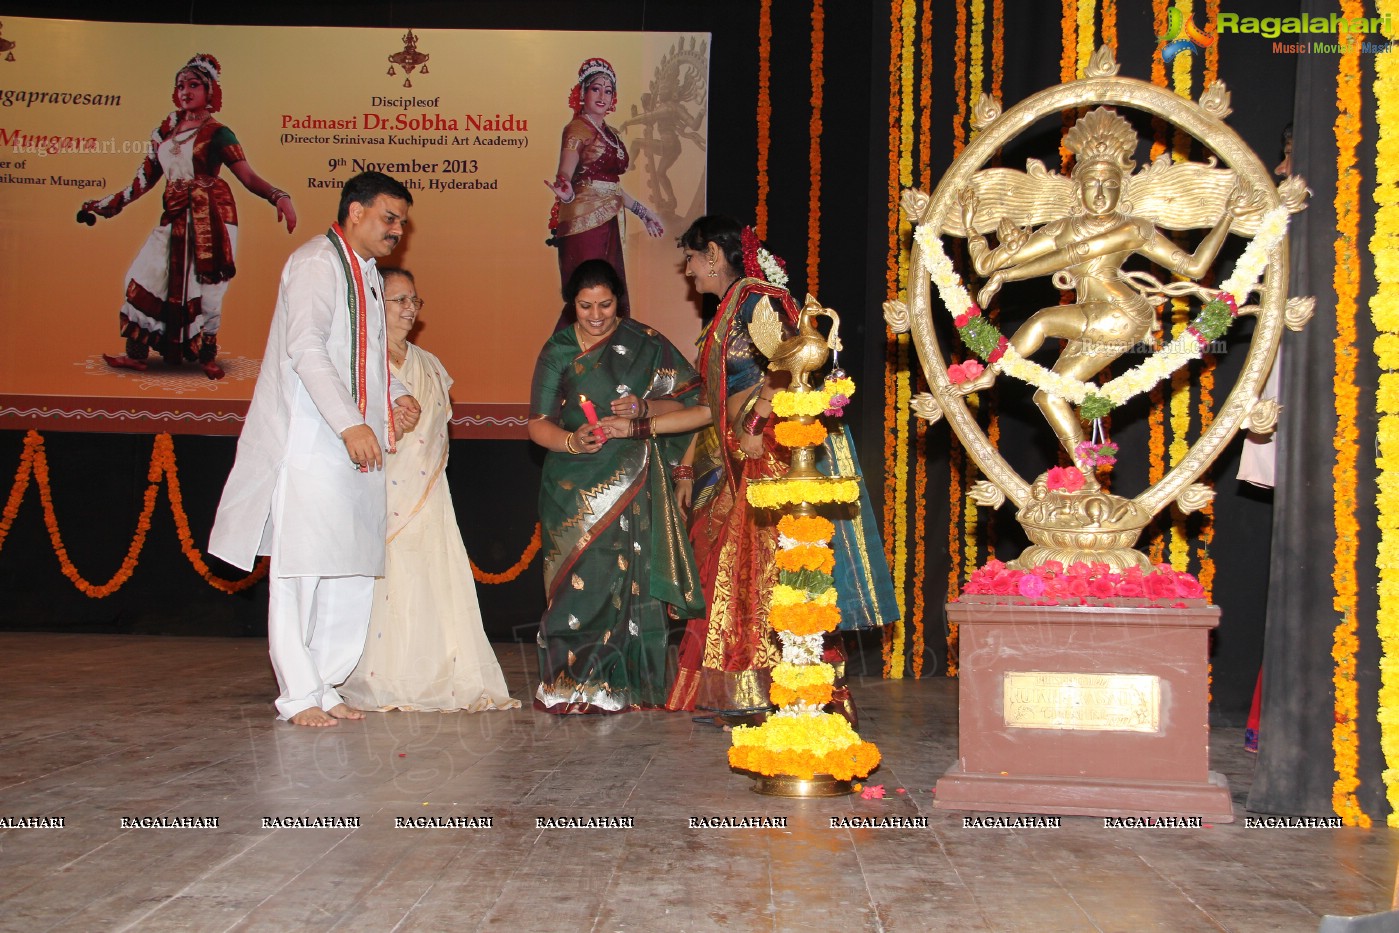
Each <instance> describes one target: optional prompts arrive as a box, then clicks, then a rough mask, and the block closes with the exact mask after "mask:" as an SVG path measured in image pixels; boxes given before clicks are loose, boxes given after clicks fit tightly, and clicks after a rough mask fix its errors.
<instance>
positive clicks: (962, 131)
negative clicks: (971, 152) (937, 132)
mask: <svg viewBox="0 0 1399 933" xmlns="http://www.w3.org/2000/svg"><path fill="white" fill-rule="evenodd" d="M952 93H954V94H956V95H957V116H956V117H955V118H954V120H953V121H952V157H953V158H954V159H955V158H957V155H958V154H959V153H960V152H961V151H962V147H963V146H965V145H966V144H967V107H968V102H967V97H968V94H967V5H966V4H965V3H958V4H957V41H956V44H955V46H954V47H953V52H952Z"/></svg>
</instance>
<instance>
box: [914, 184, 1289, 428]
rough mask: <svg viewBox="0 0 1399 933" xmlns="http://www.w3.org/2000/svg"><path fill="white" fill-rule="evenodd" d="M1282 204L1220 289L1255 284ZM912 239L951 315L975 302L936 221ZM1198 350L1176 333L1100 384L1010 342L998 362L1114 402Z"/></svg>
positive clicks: (1281, 217)
mask: <svg viewBox="0 0 1399 933" xmlns="http://www.w3.org/2000/svg"><path fill="white" fill-rule="evenodd" d="M1287 223H1288V209H1287V207H1286V206H1283V205H1279V206H1277V207H1274V208H1273V209H1272V210H1270V211H1268V213H1267V214H1265V215H1263V220H1262V222H1261V223H1260V224H1259V226H1258V233H1257V234H1256V235H1255V236H1254V237H1253V239H1252V240H1251V241H1249V244H1248V246H1247V247H1246V248H1245V249H1244V253H1243V255H1242V256H1240V257H1239V261H1238V262H1237V263H1236V264H1235V266H1234V271H1233V272H1232V273H1231V274H1230V276H1229V278H1228V279H1227V280H1225V282H1224V284H1223V285H1222V286H1220V289H1219V291H1220V294H1221V295H1226V294H1227V295H1231V296H1235V297H1236V298H1243V297H1246V296H1247V295H1248V294H1249V293H1250V292H1252V291H1253V290H1254V288H1255V287H1256V286H1257V284H1258V280H1259V279H1260V278H1261V277H1262V275H1263V270H1264V269H1266V268H1267V265H1268V253H1269V252H1271V251H1272V249H1273V247H1275V246H1277V245H1278V243H1280V242H1282V238H1283V236H1284V235H1286V233H1287ZM913 238H914V240H915V241H916V242H917V243H918V245H919V247H921V248H922V250H923V255H924V257H925V259H924V262H925V263H926V264H927V267H928V277H929V278H930V279H931V280H932V282H933V284H934V285H936V286H937V289H938V295H939V296H940V297H941V298H942V303H943V305H944V306H946V308H947V310H948V313H950V314H951V315H952V316H953V318H957V317H960V316H961V315H963V314H966V313H967V312H968V311H969V310H971V309H972V308H974V307H975V304H974V303H973V302H972V299H971V295H969V294H968V293H967V289H966V287H965V286H964V285H963V284H962V279H961V277H960V276H959V275H957V270H956V269H954V268H953V266H952V260H951V259H949V258H948V256H947V253H946V251H945V250H944V249H943V246H942V237H941V236H940V235H939V234H938V230H937V225H936V224H920V225H919V226H918V228H917V229H916V230H915V231H914V234H913ZM1202 355H1204V344H1203V343H1202V342H1201V340H1200V338H1199V337H1197V336H1196V335H1195V334H1192V333H1191V332H1189V331H1184V332H1182V333H1181V334H1180V335H1179V336H1178V337H1176V338H1175V339H1174V340H1172V341H1171V342H1170V343H1168V344H1166V345H1165V346H1164V347H1162V348H1161V349H1159V350H1157V351H1156V352H1155V353H1154V354H1152V355H1151V356H1150V357H1148V358H1147V359H1146V360H1144V361H1143V362H1142V363H1141V364H1140V365H1138V366H1136V367H1134V368H1132V369H1130V370H1128V371H1127V372H1125V373H1123V374H1122V375H1120V376H1118V377H1116V378H1115V379H1112V380H1111V381H1109V382H1107V383H1106V384H1104V385H1102V386H1098V385H1095V384H1093V383H1089V382H1083V381H1081V380H1079V379H1075V378H1073V377H1072V376H1065V375H1061V374H1060V373H1056V372H1054V371H1053V370H1051V369H1047V368H1046V367H1044V366H1041V365H1040V364H1038V363H1036V362H1034V361H1032V360H1028V359H1026V358H1025V357H1023V356H1021V355H1020V354H1019V353H1017V352H1016V350H1015V347H1014V345H1010V344H1008V345H1007V346H1006V347H1005V350H1004V353H1003V354H1002V356H1001V358H1000V360H999V363H998V365H999V366H1000V369H1001V372H1003V373H1005V374H1006V375H1007V376H1014V377H1015V378H1016V379H1019V380H1021V381H1023V382H1028V383H1029V384H1030V385H1032V386H1034V387H1035V388H1036V389H1039V390H1040V391H1042V392H1047V393H1049V394H1050V395H1053V396H1055V397H1057V398H1061V399H1063V400H1064V401H1066V402H1069V403H1071V404H1074V405H1081V404H1082V403H1083V400H1084V399H1086V398H1087V397H1088V396H1089V395H1100V396H1102V397H1103V398H1106V399H1107V400H1108V401H1110V402H1112V404H1113V406H1114V407H1115V406H1118V405H1121V404H1123V403H1124V402H1126V401H1127V400H1128V399H1131V398H1134V397H1135V396H1138V395H1140V394H1142V393H1143V392H1146V391H1148V390H1149V389H1151V387H1152V386H1154V385H1156V384H1157V383H1158V382H1160V381H1161V380H1163V379H1166V378H1168V377H1169V376H1170V375H1171V374H1172V373H1174V372H1175V371H1176V370H1178V369H1180V368H1181V367H1182V366H1184V365H1185V364H1186V363H1188V362H1190V361H1191V360H1197V359H1199V358H1200V357H1201V356H1202Z"/></svg>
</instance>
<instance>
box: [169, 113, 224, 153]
mask: <svg viewBox="0 0 1399 933" xmlns="http://www.w3.org/2000/svg"><path fill="white" fill-rule="evenodd" d="M211 116H213V114H210V113H206V114H204V116H202V117H200V118H199V122H198V123H196V124H194V126H191V127H189V128H188V129H183V130H179V131H178V132H175V133H171V134H170V138H171V139H172V140H174V142H172V143H171V145H170V152H171V154H172V155H179V154H180V150H181V149H183V148H184V144H185V143H187V142H189V141H190V140H191V139H193V138H194V137H195V136H196V135H198V133H199V131H200V130H201V129H203V128H204V124H205V123H208V122H209V118H210V117H211ZM181 133H183V134H184V136H183V137H181V135H180V134H181Z"/></svg>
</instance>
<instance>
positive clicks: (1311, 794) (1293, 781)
mask: <svg viewBox="0 0 1399 933" xmlns="http://www.w3.org/2000/svg"><path fill="white" fill-rule="evenodd" d="M1302 6H1303V10H1304V12H1306V13H1307V14H1309V15H1315V16H1329V15H1330V14H1331V13H1332V12H1334V7H1333V6H1329V5H1327V4H1324V3H1320V2H1307V3H1304V4H1302ZM1294 60H1295V62H1296V65H1297V90H1296V102H1295V105H1294V116H1293V127H1294V128H1293V142H1292V162H1293V169H1294V171H1296V172H1297V173H1299V174H1301V175H1303V176H1304V177H1305V178H1306V179H1307V184H1308V187H1310V188H1311V189H1312V192H1313V193H1312V198H1311V206H1310V207H1309V208H1308V209H1307V210H1306V211H1305V212H1303V213H1302V214H1300V215H1298V216H1297V217H1296V218H1295V219H1294V220H1293V225H1292V229H1291V233H1290V240H1291V254H1292V255H1291V259H1292V286H1291V289H1290V292H1291V294H1293V295H1315V296H1316V315H1315V317H1313V319H1312V321H1311V323H1310V324H1308V325H1307V327H1306V328H1305V329H1304V330H1302V331H1301V332H1300V333H1296V334H1293V333H1288V334H1287V335H1286V337H1285V338H1284V342H1283V358H1282V367H1283V368H1282V377H1283V381H1282V389H1281V398H1280V399H1279V401H1280V402H1281V403H1282V405H1283V406H1284V407H1283V412H1282V416H1281V422H1280V425H1279V428H1278V435H1277V442H1276V443H1277V446H1278V462H1277V489H1276V492H1275V494H1274V503H1273V527H1272V539H1273V549H1272V559H1271V571H1270V585H1269V587H1268V593H1267V635H1266V641H1265V650H1264V659H1263V709H1262V722H1261V728H1260V730H1259V733H1260V735H1259V754H1258V767H1257V769H1256V771H1255V772H1254V782H1253V787H1252V790H1251V791H1250V793H1249V797H1248V807H1249V809H1251V810H1258V811H1261V812H1267V813H1293V814H1308V815H1314V816H1330V815H1331V814H1332V812H1333V811H1332V784H1333V782H1334V781H1335V779H1336V773H1335V771H1334V769H1333V760H1334V759H1333V751H1332V732H1333V729H1334V728H1335V725H1336V719H1335V695H1334V688H1333V686H1332V674H1333V671H1334V668H1335V662H1334V661H1333V660H1332V657H1331V649H1332V641H1333V634H1334V631H1335V628H1336V625H1337V624H1338V622H1339V620H1340V613H1339V612H1338V611H1337V610H1336V608H1335V607H1334V606H1333V604H1332V602H1333V600H1334V599H1335V589H1334V587H1333V585H1332V582H1331V574H1332V568H1333V560H1334V556H1335V555H1334V552H1333V549H1332V547H1331V545H1332V543H1333V542H1334V540H1335V510H1336V502H1335V497H1334V494H1333V490H1332V481H1331V470H1330V465H1331V464H1332V463H1333V462H1334V461H1335V453H1334V451H1333V449H1332V445H1333V440H1334V438H1335V436H1336V428H1337V414H1336V406H1335V403H1334V397H1335V393H1334V389H1333V387H1332V378H1333V374H1334V371H1335V363H1336V348H1335V343H1334V342H1335V340H1336V334H1337V327H1336V287H1335V283H1334V280H1333V272H1334V270H1335V268H1336V237H1337V234H1336V207H1335V198H1336V182H1337V165H1336V137H1335V134H1334V131H1333V124H1334V122H1335V120H1336V114H1337V103H1336V71H1337V69H1336V63H1337V56H1335V55H1298V56H1295V58H1294ZM1360 64H1361V68H1362V69H1363V77H1362V81H1361V87H1362V89H1363V90H1362V93H1361V104H1362V121H1361V125H1362V137H1361V143H1360V146H1359V149H1358V151H1357V153H1356V157H1357V158H1356V167H1355V171H1358V172H1359V173H1360V175H1361V194H1360V207H1361V210H1362V213H1361V224H1360V239H1359V242H1358V243H1357V244H1356V247H1357V253H1358V255H1359V257H1360V260H1361V269H1362V273H1363V274H1362V278H1361V282H1362V285H1361V289H1360V294H1359V299H1358V303H1359V314H1358V325H1359V326H1358V334H1357V340H1356V344H1357V349H1359V350H1360V352H1359V354H1358V355H1357V356H1356V357H1355V363H1354V365H1355V380H1356V383H1357V384H1358V385H1359V386H1360V402H1359V412H1360V422H1359V428H1360V439H1359V449H1360V451H1361V452H1362V456H1361V458H1360V463H1359V477H1358V479H1359V483H1358V493H1357V496H1356V500H1357V505H1358V508H1359V518H1360V528H1361V535H1360V547H1359V554H1360V562H1361V565H1362V566H1361V567H1360V587H1359V600H1358V605H1357V606H1356V607H1355V609H1356V614H1357V616H1358V617H1359V619H1360V653H1359V658H1358V665H1357V666H1358V670H1357V680H1358V681H1359V686H1360V712H1359V729H1360V736H1359V739H1360V749H1361V756H1360V779H1361V784H1360V788H1359V790H1358V791H1357V795H1358V797H1359V799H1360V803H1361V806H1362V808H1363V809H1364V810H1365V811H1366V812H1367V813H1370V814H1371V815H1375V814H1380V813H1384V812H1385V811H1386V809H1387V807H1386V806H1385V804H1384V785H1383V783H1382V782H1381V780H1380V772H1381V770H1382V769H1383V767H1384V763H1383V761H1382V760H1381V758H1380V754H1379V725H1378V722H1377V721H1376V711H1377V708H1378V700H1377V694H1378V689H1379V643H1378V638H1377V636H1376V634H1375V626H1374V619H1375V618H1376V615H1377V612H1378V602H1377V597H1376V591H1375V582H1376V569H1375V566H1374V559H1373V558H1374V554H1375V552H1376V548H1377V546H1378V534H1377V531H1376V528H1375V462H1374V457H1373V456H1372V455H1368V454H1366V452H1367V451H1374V449H1375V434H1376V423H1375V398H1374V389H1375V386H1377V385H1378V384H1379V373H1378V370H1377V368H1376V366H1375V359H1374V355H1373V354H1372V353H1370V352H1368V351H1369V348H1370V346H1371V345H1372V344H1373V342H1374V339H1375V333H1374V328H1373V325H1372V324H1371V322H1370V319H1369V310H1368V304H1369V300H1370V298H1371V297H1372V296H1373V294H1374V270H1373V268H1371V266H1370V262H1369V254H1368V252H1366V250H1365V248H1364V244H1365V243H1367V242H1368V241H1369V238H1370V236H1371V234H1372V233H1373V230H1374V214H1373V211H1372V210H1370V209H1368V208H1372V206H1373V201H1372V200H1371V198H1370V196H1369V193H1368V192H1369V190H1370V189H1371V188H1372V186H1373V184H1374V165H1375V139H1374V125H1375V124H1374V96H1373V94H1372V93H1371V92H1370V91H1369V89H1370V88H1371V87H1372V86H1373V79H1374V67H1373V65H1374V59H1373V56H1371V55H1361V56H1360Z"/></svg>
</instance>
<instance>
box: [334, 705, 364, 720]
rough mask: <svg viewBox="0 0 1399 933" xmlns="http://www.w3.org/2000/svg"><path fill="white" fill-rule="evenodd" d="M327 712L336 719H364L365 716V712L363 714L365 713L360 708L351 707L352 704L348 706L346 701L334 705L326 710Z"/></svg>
mask: <svg viewBox="0 0 1399 933" xmlns="http://www.w3.org/2000/svg"><path fill="white" fill-rule="evenodd" d="M326 712H327V713H329V714H330V715H331V716H334V717H335V718H336V719H363V718H364V714H363V713H361V712H360V711H359V710H357V709H354V708H353V707H350V706H348V705H346V704H344V703H337V704H335V705H334V706H332V707H331V708H330V709H328V710H326Z"/></svg>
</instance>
